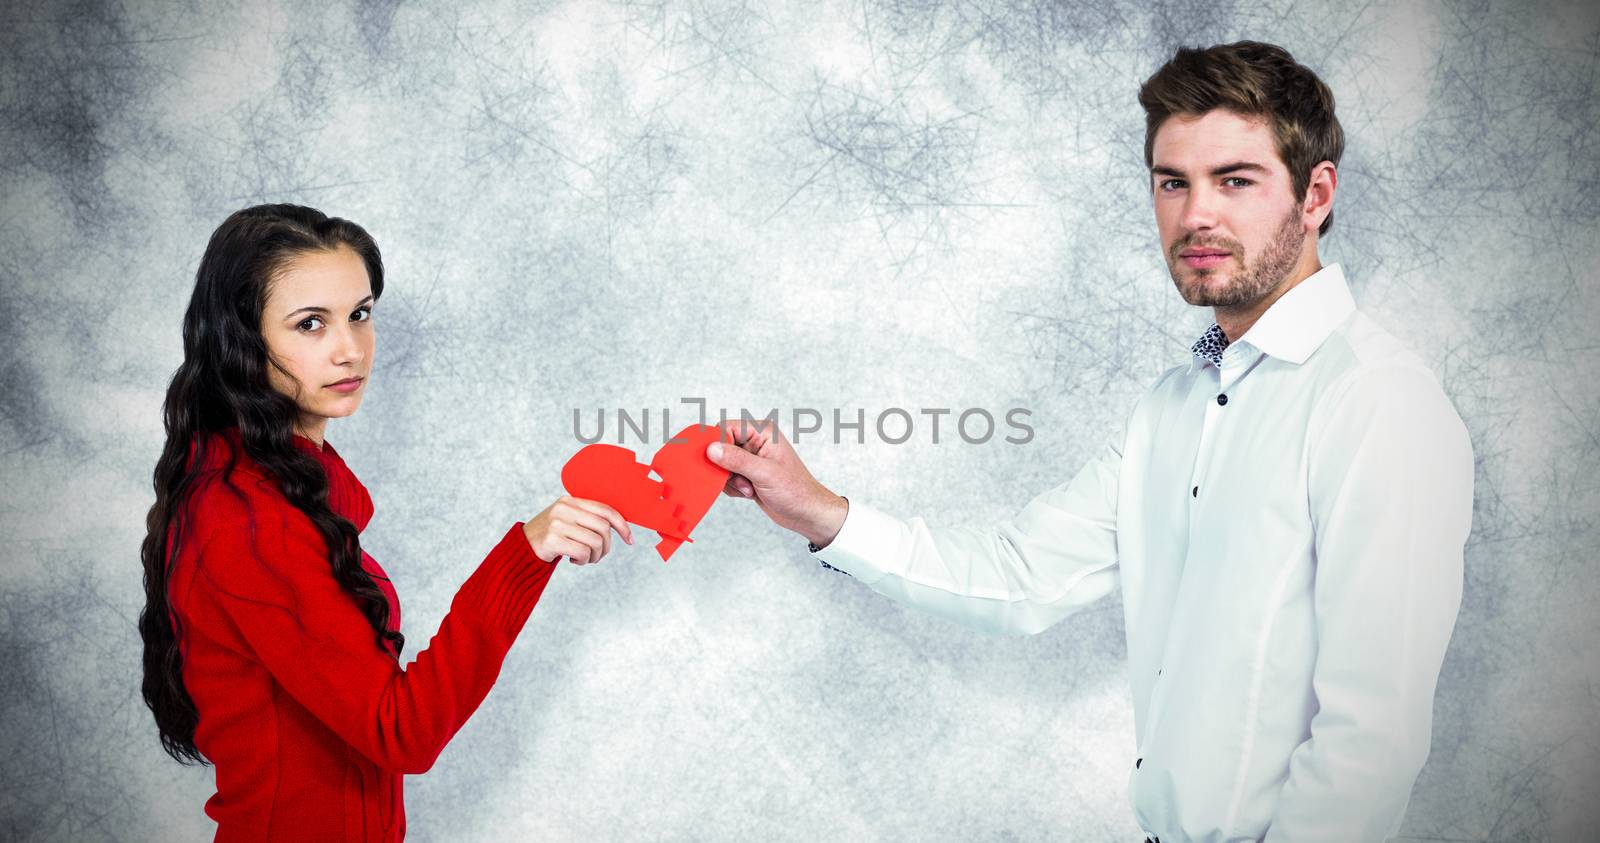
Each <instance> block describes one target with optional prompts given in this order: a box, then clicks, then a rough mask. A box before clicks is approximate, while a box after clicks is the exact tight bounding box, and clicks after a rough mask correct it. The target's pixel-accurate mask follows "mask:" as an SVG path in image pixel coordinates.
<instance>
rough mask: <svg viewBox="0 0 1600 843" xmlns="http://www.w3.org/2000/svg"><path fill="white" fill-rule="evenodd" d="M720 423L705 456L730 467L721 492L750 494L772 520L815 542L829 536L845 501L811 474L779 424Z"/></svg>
mask: <svg viewBox="0 0 1600 843" xmlns="http://www.w3.org/2000/svg"><path fill="white" fill-rule="evenodd" d="M719 427H721V429H722V441H720V442H713V443H711V444H710V445H709V446H707V447H706V457H707V458H708V459H710V460H711V461H712V462H714V463H716V464H717V465H719V466H722V467H723V468H726V469H727V470H729V471H731V472H733V476H732V477H729V478H728V482H727V484H726V485H724V486H723V488H722V492H723V494H726V495H729V496H731V497H736V498H750V499H752V500H754V501H755V502H756V506H759V507H761V511H762V512H765V513H766V514H767V517H768V518H771V519H772V522H773V523H774V524H777V525H778V526H779V527H783V528H784V529H787V530H793V531H794V532H796V533H799V534H800V535H802V536H805V538H806V540H807V541H809V542H811V543H812V544H814V545H816V546H817V547H824V546H826V545H827V544H828V543H829V542H831V541H833V537H834V536H836V535H838V534H839V527H840V526H842V525H843V524H844V516H845V513H846V512H847V511H848V510H849V504H848V503H847V502H846V501H845V499H844V498H842V497H839V496H838V495H836V494H834V493H833V492H830V491H828V489H827V487H825V486H823V485H822V484H821V483H818V482H817V480H816V478H815V477H812V476H811V472H809V471H807V470H806V465H805V463H803V462H801V461H800V455H799V454H796V453H795V451H794V446H793V445H790V444H789V440H787V439H785V438H783V433H782V432H781V431H779V430H778V426H777V425H776V424H774V423H772V422H769V421H764V420H762V421H756V422H748V421H744V420H742V419H741V420H737V421H736V420H732V419H730V420H728V421H724V422H723V423H722V424H721V425H719Z"/></svg>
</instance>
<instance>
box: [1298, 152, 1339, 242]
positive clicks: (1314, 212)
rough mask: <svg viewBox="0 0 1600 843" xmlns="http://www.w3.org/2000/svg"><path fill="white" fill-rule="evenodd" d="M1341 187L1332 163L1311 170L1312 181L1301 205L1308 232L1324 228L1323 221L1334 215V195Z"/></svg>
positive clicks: (1323, 163)
mask: <svg viewBox="0 0 1600 843" xmlns="http://www.w3.org/2000/svg"><path fill="white" fill-rule="evenodd" d="M1338 186H1339V171H1338V170H1336V169H1335V168H1334V166H1333V162H1332V161H1323V162H1322V163H1320V164H1318V165H1316V166H1315V167H1312V168H1311V180H1310V181H1309V182H1308V183H1307V184H1306V198H1305V201H1304V202H1302V203H1300V213H1301V216H1302V219H1301V222H1302V223H1304V224H1305V229H1306V231H1307V232H1314V231H1316V230H1317V229H1318V228H1321V227H1322V221H1323V220H1325V219H1327V218H1328V215H1329V214H1331V213H1333V193H1334V190H1335V189H1336V188H1338Z"/></svg>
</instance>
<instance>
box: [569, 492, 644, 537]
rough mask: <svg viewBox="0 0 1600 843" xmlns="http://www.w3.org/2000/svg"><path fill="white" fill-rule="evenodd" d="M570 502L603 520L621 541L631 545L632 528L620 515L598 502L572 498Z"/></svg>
mask: <svg viewBox="0 0 1600 843" xmlns="http://www.w3.org/2000/svg"><path fill="white" fill-rule="evenodd" d="M572 502H573V503H574V504H576V505H577V506H579V507H582V508H583V509H585V510H588V511H589V512H592V513H594V514H595V515H598V516H600V517H601V518H604V519H605V520H606V523H607V524H609V525H610V526H611V529H613V530H616V531H617V535H619V536H621V537H622V540H623V541H625V542H627V543H628V544H633V528H632V527H630V526H628V520H627V519H626V518H623V517H622V513H620V512H618V511H616V510H615V509H613V508H612V507H610V506H608V505H606V504H603V503H601V502H599V501H592V500H588V499H586V498H573V499H572Z"/></svg>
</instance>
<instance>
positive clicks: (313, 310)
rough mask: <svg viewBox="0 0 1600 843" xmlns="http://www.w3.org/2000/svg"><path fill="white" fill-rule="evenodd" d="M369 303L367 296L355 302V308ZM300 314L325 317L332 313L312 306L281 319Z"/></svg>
mask: <svg viewBox="0 0 1600 843" xmlns="http://www.w3.org/2000/svg"><path fill="white" fill-rule="evenodd" d="M370 301H372V296H371V295H368V296H367V297H366V298H364V299H362V300H361V301H358V302H356V307H360V306H362V305H364V304H366V303H368V302H370ZM301 313H312V314H321V315H324V316H326V315H327V314H329V313H332V311H330V310H328V309H327V308H326V307H320V306H316V305H313V306H311V307H302V308H300V309H299V310H295V311H291V312H290V313H289V315H288V316H285V317H283V318H285V319H288V318H290V317H292V316H296V315H299V314H301Z"/></svg>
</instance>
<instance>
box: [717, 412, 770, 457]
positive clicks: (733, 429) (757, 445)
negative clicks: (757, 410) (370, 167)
mask: <svg viewBox="0 0 1600 843" xmlns="http://www.w3.org/2000/svg"><path fill="white" fill-rule="evenodd" d="M717 427H718V428H720V429H721V431H722V435H721V437H719V438H720V439H721V440H722V441H724V442H732V443H734V444H736V445H738V446H740V447H742V448H744V449H745V450H747V451H750V452H751V453H759V452H760V451H761V449H762V448H765V447H766V446H767V443H768V442H782V441H783V433H782V432H780V431H779V430H778V425H777V423H775V422H771V421H767V420H766V419H754V420H748V419H727V420H725V421H723V422H722V423H721V424H719V425H717Z"/></svg>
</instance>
